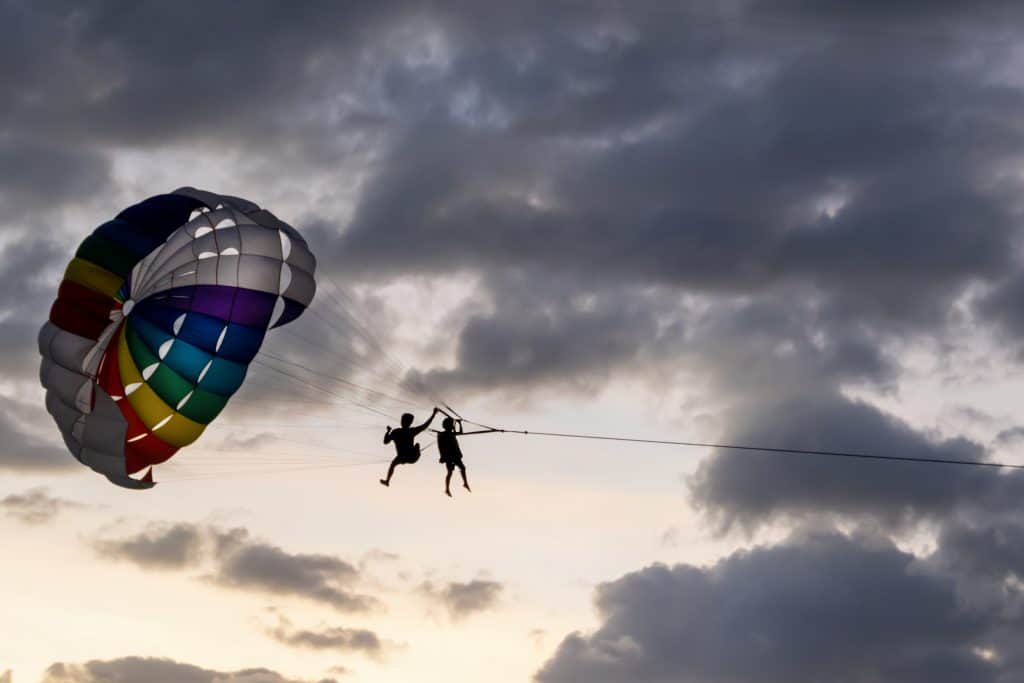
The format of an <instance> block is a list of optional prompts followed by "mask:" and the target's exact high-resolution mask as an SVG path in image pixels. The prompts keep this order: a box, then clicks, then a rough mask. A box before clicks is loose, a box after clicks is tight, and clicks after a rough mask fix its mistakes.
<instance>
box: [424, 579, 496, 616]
mask: <svg viewBox="0 0 1024 683" xmlns="http://www.w3.org/2000/svg"><path fill="white" fill-rule="evenodd" d="M421 590H422V591H423V592H424V593H425V594H426V595H428V596H429V597H430V598H431V599H432V600H435V601H436V602H438V603H440V604H441V605H443V606H444V608H445V609H446V610H447V611H448V614H449V615H450V616H451V617H452V619H463V618H465V617H468V616H471V615H473V614H476V613H478V612H486V611H487V610H490V609H493V608H494V607H495V606H496V605H497V604H498V601H499V599H500V597H501V593H502V591H504V590H505V586H504V585H503V584H501V583H500V582H498V581H488V580H484V579H473V580H472V581H467V582H465V583H460V582H457V581H453V582H451V583H447V584H444V585H442V586H435V585H433V584H432V583H430V582H427V583H424V584H423V586H421Z"/></svg>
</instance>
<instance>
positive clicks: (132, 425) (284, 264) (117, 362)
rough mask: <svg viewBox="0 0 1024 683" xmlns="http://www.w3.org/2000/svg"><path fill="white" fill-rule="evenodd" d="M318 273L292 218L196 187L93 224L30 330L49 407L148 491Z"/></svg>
mask: <svg viewBox="0 0 1024 683" xmlns="http://www.w3.org/2000/svg"><path fill="white" fill-rule="evenodd" d="M315 270H316V259H315V258H314V256H313V254H312V252H310V250H309V247H308V246H307V245H306V241H305V240H304V239H303V238H302V236H301V235H300V234H299V233H298V231H296V230H295V229H294V228H293V227H291V226H290V225H288V224H287V223H284V222H283V221H281V220H279V219H278V218H277V217H275V216H274V215H273V214H272V213H270V212H269V211H266V210H263V209H261V208H260V207H258V206H257V205H256V204H253V203H252V202H250V201H247V200H245V199H240V198H238V197H231V196H226V195H218V194H214V193H211V192H205V191H202V190H197V189H195V188H191V187H185V188H181V189H179V190H175V191H174V192H172V193H170V194H164V195H157V196H155V197H150V198H149V199H147V200H145V201H143V202H141V203H139V204H136V205H134V206H130V207H128V208H127V209H125V210H124V211H122V212H121V213H119V214H118V215H117V217H116V218H114V219H113V220H111V221H108V222H106V223H104V224H103V225H101V226H99V227H98V228H96V229H95V230H94V231H93V232H92V234H91V235H89V236H88V237H87V238H86V239H85V241H83V242H82V244H81V245H80V246H79V247H78V250H77V252H76V253H75V257H74V258H73V259H72V260H71V262H70V263H69V264H68V266H67V270H66V271H65V273H64V279H63V281H62V282H61V284H60V288H59V290H58V294H57V300H56V301H55V302H54V303H53V307H52V308H51V310H50V318H49V320H48V321H47V322H46V323H45V324H44V325H43V327H42V329H41V330H40V332H39V352H40V354H41V355H42V364H41V366H40V372H39V374H40V380H41V381H42V384H43V387H44V388H45V389H46V407H47V410H48V411H49V413H50V414H51V415H52V416H53V418H54V420H55V421H56V423H57V427H58V428H59V429H60V432H61V435H62V436H63V438H64V442H65V444H66V445H67V447H68V450H69V451H70V452H71V454H72V455H73V456H74V457H75V458H77V459H78V460H79V461H80V462H81V463H82V464H84V465H87V466H89V467H91V468H92V469H93V470H95V471H97V472H99V473H101V474H103V475H105V476H106V477H107V478H108V479H109V480H110V481H112V482H113V483H115V484H118V485H120V486H124V487H128V488H136V489H141V488H150V487H152V486H153V477H152V466H153V465H156V464H159V463H162V462H165V461H167V460H168V459H169V458H171V456H173V455H174V454H175V453H176V452H177V451H178V450H179V449H180V448H183V447H185V446H188V445H189V444H191V443H193V442H194V441H195V440H196V439H198V438H199V436H200V435H201V434H202V433H203V430H204V429H205V428H206V425H208V424H209V423H210V422H211V421H212V420H213V419H214V418H216V417H217V415H218V414H219V413H220V412H221V411H222V410H223V409H224V407H225V405H226V404H227V402H228V400H229V399H230V397H231V396H232V394H234V393H235V392H236V391H237V390H238V389H239V387H240V386H241V385H242V382H243V381H244V380H245V376H246V371H247V368H248V365H249V363H250V362H251V361H252V360H253V358H254V357H255V356H256V353H257V352H258V351H259V349H260V346H261V345H262V343H263V339H264V335H265V334H266V333H267V330H269V329H270V328H272V327H277V326H280V325H284V324H286V323H288V322H290V321H292V320H294V319H295V318H297V317H298V316H299V315H300V314H301V313H302V312H303V311H304V310H305V308H306V307H307V306H309V304H310V303H311V302H312V300H313V296H314V293H315V291H316V283H315V280H314V274H315ZM144 470H145V474H143V475H142V476H132V475H138V474H139V473H140V472H143V471H144Z"/></svg>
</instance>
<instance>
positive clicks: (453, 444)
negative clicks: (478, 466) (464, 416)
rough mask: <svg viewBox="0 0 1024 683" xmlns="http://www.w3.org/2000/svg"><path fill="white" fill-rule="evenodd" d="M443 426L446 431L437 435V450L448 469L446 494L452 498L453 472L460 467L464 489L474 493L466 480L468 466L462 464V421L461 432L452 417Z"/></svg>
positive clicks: (445, 484) (445, 479)
mask: <svg viewBox="0 0 1024 683" xmlns="http://www.w3.org/2000/svg"><path fill="white" fill-rule="evenodd" d="M441 426H442V427H444V431H443V432H438V433H437V450H438V452H439V453H440V454H441V462H443V463H444V464H445V467H447V468H448V475H447V476H446V477H445V478H444V492H445V494H447V496H448V497H449V498H451V496H452V489H451V485H452V472H454V471H455V468H456V467H458V468H459V473H460V474H462V486H463V488H465V489H466V490H467V491H469V492H470V493H472V492H473V490H472V489H471V488H469V481H467V480H466V466H465V465H464V464H462V449H461V448H459V439H458V435H459V434H462V420H459V431H455V420H453V419H452V418H451V417H446V418H445V419H444V422H442V423H441Z"/></svg>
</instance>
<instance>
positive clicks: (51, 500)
mask: <svg viewBox="0 0 1024 683" xmlns="http://www.w3.org/2000/svg"><path fill="white" fill-rule="evenodd" d="M83 507H85V506H84V505H82V504H81V503H76V502H74V501H71V500H67V499H65V498H57V497H54V496H51V495H50V494H49V491H48V489H46V488H45V487H39V488H33V489H29V490H28V491H25V492H24V493H12V494H10V495H9V496H7V497H6V498H0V509H3V510H4V512H5V513H6V514H7V516H8V517H13V518H14V519H17V520H19V521H21V522H24V523H25V524H45V523H47V522H51V521H53V519H54V518H55V517H56V516H57V515H58V514H60V513H61V511H63V510H71V509H80V508H83Z"/></svg>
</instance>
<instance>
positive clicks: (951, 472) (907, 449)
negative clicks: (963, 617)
mask: <svg viewBox="0 0 1024 683" xmlns="http://www.w3.org/2000/svg"><path fill="white" fill-rule="evenodd" d="M732 424H733V425H734V429H735V431H733V432H731V433H730V434H728V436H727V438H726V439H725V440H726V441H727V442H729V443H737V444H758V445H764V446H768V447H779V448H787V447H788V448H800V449H807V450H840V451H848V452H854V453H868V454H881V455H892V456H898V457H904V456H905V457H916V458H937V459H943V460H969V461H980V460H985V459H986V452H985V450H984V448H982V447H981V446H980V445H979V444H976V443H973V442H971V441H968V440H966V439H947V440H937V439H932V438H929V437H927V436H926V435H924V434H921V433H920V432H918V431H916V430H914V429H912V428H911V427H910V426H908V425H907V424H905V423H902V422H900V421H899V420H897V419H895V418H894V417H892V416H890V415H886V414H885V413H883V412H882V411H880V410H878V409H877V408H874V407H872V406H869V405H867V404H865V403H861V402H859V401H853V400H850V399H847V398H845V397H843V396H840V395H838V394H836V393H833V392H831V391H819V392H816V393H808V394H806V395H803V396H800V397H796V398H791V397H780V399H779V400H776V401H772V400H770V399H761V400H759V401H758V402H757V403H756V404H755V405H754V406H752V407H751V408H750V412H749V413H748V414H745V415H736V416H734V418H733V421H732ZM1022 482H1024V478H1021V477H1018V476H1005V477H1001V476H1000V475H999V473H998V472H996V471H994V470H987V469H980V468H964V467H952V466H945V465H923V464H917V463H906V462H884V463H883V462H866V461H861V460H848V459H839V458H827V457H823V456H802V455H778V454H765V453H756V452H741V451H725V450H721V451H718V452H715V453H713V454H712V456H711V457H710V458H709V459H707V460H705V461H704V462H702V463H701V465H700V467H699V469H698V470H697V472H696V474H695V475H694V477H693V478H692V479H691V481H690V493H691V495H692V498H693V501H694V503H695V505H697V506H698V507H699V508H700V509H703V510H704V511H706V512H708V513H709V514H710V515H711V516H712V517H713V518H715V519H716V520H717V522H718V523H719V524H720V525H721V526H723V527H726V528H727V527H728V526H729V525H730V524H732V523H734V522H738V523H741V524H743V525H745V526H748V527H752V526H756V525H758V524H763V523H766V522H768V521H771V520H772V519H773V518H776V517H777V516H780V515H782V516H786V515H789V516H814V515H818V514H828V513H836V514H846V515H852V516H861V517H864V516H868V517H873V518H875V519H878V520H880V521H884V522H886V523H890V524H899V523H904V522H908V521H915V520H918V519H921V518H925V517H931V518H936V517H938V518H941V517H944V516H945V515H946V514H948V513H949V512H950V511H951V510H952V509H953V508H955V507H957V506H958V505H963V504H972V505H973V504H978V505H984V504H985V502H986V499H990V501H989V502H990V503H991V504H995V500H996V499H997V498H998V497H1000V496H1001V495H1002V493H1001V492H1002V491H1004V490H1006V489H1008V488H1013V489H1015V490H1020V488H1021V487H1022V486H1024V484H1022Z"/></svg>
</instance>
